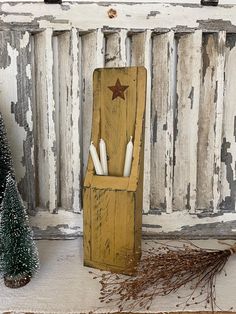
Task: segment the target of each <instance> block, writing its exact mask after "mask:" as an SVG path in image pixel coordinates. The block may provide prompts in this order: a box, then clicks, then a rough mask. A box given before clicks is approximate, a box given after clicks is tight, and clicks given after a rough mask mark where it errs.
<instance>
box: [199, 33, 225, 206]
mask: <svg viewBox="0 0 236 314" xmlns="http://www.w3.org/2000/svg"><path fill="white" fill-rule="evenodd" d="M224 50H225V32H219V33H216V34H209V35H204V41H203V65H202V66H203V70H202V71H203V73H202V87H201V100H200V111H199V135H198V177H197V184H198V193H197V207H198V208H200V209H204V208H206V209H212V210H213V211H214V212H216V211H217V210H218V207H219V203H220V200H221V196H220V176H221V160H220V156H221V137H222V121H223V89H224V88H223V80H224V58H225V57H224V56H225V52H224Z"/></svg>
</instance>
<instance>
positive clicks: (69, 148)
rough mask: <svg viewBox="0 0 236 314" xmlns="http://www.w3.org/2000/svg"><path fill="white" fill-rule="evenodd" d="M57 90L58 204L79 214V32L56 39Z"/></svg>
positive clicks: (64, 34) (68, 33)
mask: <svg viewBox="0 0 236 314" xmlns="http://www.w3.org/2000/svg"><path fill="white" fill-rule="evenodd" d="M58 53H59V55H58V57H59V58H58V59H59V90H60V94H59V96H60V99H59V102H60V118H59V121H60V162H59V165H60V182H61V190H60V192H61V193H60V194H61V195H60V205H61V207H62V208H63V209H67V210H73V211H80V157H81V156H80V138H79V137H80V95H79V93H80V76H79V75H80V69H79V57H80V55H79V33H78V31H77V30H76V29H72V30H71V31H70V32H65V33H63V34H61V35H59V36H58Z"/></svg>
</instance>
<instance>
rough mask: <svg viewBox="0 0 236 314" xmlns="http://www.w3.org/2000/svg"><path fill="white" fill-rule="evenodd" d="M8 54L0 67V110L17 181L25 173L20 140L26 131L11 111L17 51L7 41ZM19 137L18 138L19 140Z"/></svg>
mask: <svg viewBox="0 0 236 314" xmlns="http://www.w3.org/2000/svg"><path fill="white" fill-rule="evenodd" d="M7 51H8V55H9V57H10V58H11V63H10V65H9V66H8V67H6V68H5V69H3V68H0V77H2V78H4V80H2V84H1V85H2V86H1V93H0V110H1V112H2V114H3V118H4V121H5V124H6V129H7V135H8V141H9V145H10V148H11V152H12V158H13V165H14V168H15V172H16V178H17V181H18V182H19V181H20V180H21V178H23V177H24V175H25V167H24V166H23V164H22V158H23V156H24V151H23V144H22V142H23V141H24V140H25V139H26V135H27V134H26V131H25V130H24V128H22V127H20V126H19V125H18V124H17V122H16V120H15V116H14V114H12V113H11V102H13V103H17V79H16V77H17V57H18V55H19V52H18V51H17V49H14V48H13V47H11V45H10V44H9V43H7ZM19 139H20V140H19Z"/></svg>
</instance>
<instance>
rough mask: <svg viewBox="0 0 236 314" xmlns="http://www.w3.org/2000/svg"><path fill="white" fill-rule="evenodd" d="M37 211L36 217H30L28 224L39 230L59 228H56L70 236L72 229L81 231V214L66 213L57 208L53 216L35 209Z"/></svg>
mask: <svg viewBox="0 0 236 314" xmlns="http://www.w3.org/2000/svg"><path fill="white" fill-rule="evenodd" d="M37 210H38V212H37V214H36V216H31V217H30V223H31V225H32V226H34V227H37V228H39V229H40V230H47V228H48V227H55V228H57V227H58V226H59V227H58V228H59V229H60V230H61V231H63V233H67V232H68V234H70V233H72V232H73V229H74V230H75V229H80V230H81V231H82V225H83V217H82V215H81V214H77V213H73V212H71V211H66V210H63V209H62V208H59V210H58V213H57V214H53V215H52V214H51V213H49V212H48V211H42V210H41V209H40V208H37ZM60 225H61V227H60ZM63 225H68V227H63Z"/></svg>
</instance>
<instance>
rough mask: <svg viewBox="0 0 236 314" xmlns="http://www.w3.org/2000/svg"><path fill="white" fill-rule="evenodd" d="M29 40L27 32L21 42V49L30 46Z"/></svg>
mask: <svg viewBox="0 0 236 314" xmlns="http://www.w3.org/2000/svg"><path fill="white" fill-rule="evenodd" d="M29 38H30V34H29V33H28V32H25V33H24V34H23V38H22V39H21V40H20V49H23V48H26V47H27V45H28V44H29Z"/></svg>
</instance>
